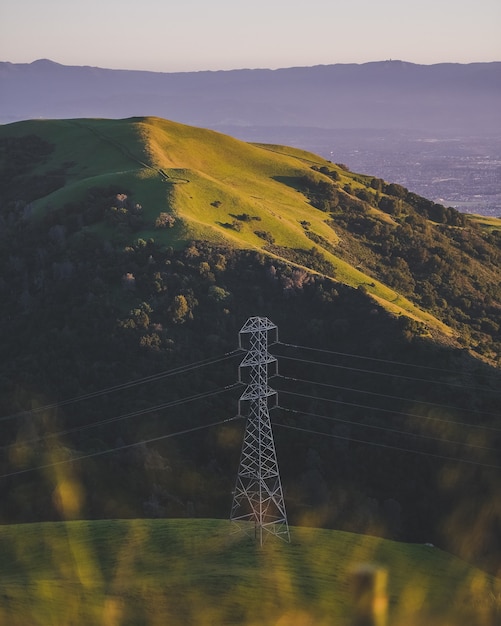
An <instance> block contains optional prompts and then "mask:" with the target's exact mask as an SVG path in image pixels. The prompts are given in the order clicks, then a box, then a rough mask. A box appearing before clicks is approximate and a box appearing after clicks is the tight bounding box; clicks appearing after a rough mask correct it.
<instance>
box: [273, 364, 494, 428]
mask: <svg viewBox="0 0 501 626" xmlns="http://www.w3.org/2000/svg"><path fill="white" fill-rule="evenodd" d="M275 376H276V377H277V378H282V379H284V380H291V381H294V382H299V383H306V384H311V385H317V386H319V387H330V388H332V389H340V390H342V391H352V392H355V393H364V394H366V395H370V396H377V397H379V398H388V399H390V400H402V401H403V402H413V403H414V404H425V405H427V406H431V407H437V408H441V409H449V410H452V411H461V412H468V413H476V414H480V415H491V416H493V417H501V415H500V413H491V412H490V411H477V410H475V409H463V408H460V407H457V406H452V405H450V404H440V403H438V402H427V401H426V400H415V399H414V398H404V397H402V396H393V395H390V394H386V393H378V392H376V391H365V390H364V389H355V388H353V387H343V386H342V385H331V384H328V383H320V382H318V381H315V380H304V379H302V378H293V377H291V376H283V375H282V374H276V375H275ZM428 419H440V418H428ZM440 421H450V422H451V423H452V424H458V425H461V426H470V427H471V428H487V429H489V430H495V431H499V432H501V428H493V427H490V426H482V425H481V424H471V423H470V422H457V421H455V420H443V419H440Z"/></svg>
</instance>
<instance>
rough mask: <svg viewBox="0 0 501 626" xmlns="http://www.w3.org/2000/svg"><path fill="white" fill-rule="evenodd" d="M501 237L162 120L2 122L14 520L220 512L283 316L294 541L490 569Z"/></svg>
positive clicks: (421, 201)
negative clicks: (254, 320)
mask: <svg viewBox="0 0 501 626" xmlns="http://www.w3.org/2000/svg"><path fill="white" fill-rule="evenodd" d="M500 232H501V229H500V228H497V221H495V220H488V221H485V220H479V219H478V218H473V217H468V216H466V215H464V214H462V213H459V212H457V211H455V210H454V209H452V208H450V207H444V206H442V205H439V204H436V203H434V202H432V201H430V200H427V199H426V198H422V197H420V196H417V195H416V194H413V193H411V192H409V191H408V190H407V189H405V188H404V187H402V186H400V185H397V184H394V183H391V182H387V181H384V180H381V179H377V178H375V177H373V176H370V175H365V174H357V173H353V172H350V171H348V169H347V168H346V166H344V165H342V164H335V163H330V162H328V161H325V160H323V159H321V158H320V157H318V156H315V155H313V154H310V153H307V152H304V151H301V150H297V149H293V148H289V147H284V146H276V145H251V144H247V143H244V142H241V141H237V140H235V139H232V138H231V137H227V136H224V135H221V134H218V133H215V132H212V131H208V130H203V129H198V128H192V127H188V126H183V125H180V124H176V123H173V122H168V121H166V120H160V119H154V118H134V119H129V120H84V119H80V120H64V121H62V120H60V121H44V120H37V121H32V122H21V123H16V124H10V125H6V126H1V127H0V267H1V268H2V271H1V273H0V318H1V319H2V324H0V437H1V440H2V451H3V454H1V455H0V498H2V502H3V506H2V507H1V509H0V523H2V524H13V523H18V522H20V523H25V522H33V523H38V522H42V521H57V520H65V519H67V514H66V510H65V509H64V507H62V506H61V499H60V498H59V496H58V494H59V489H60V487H59V483H60V479H61V474H62V475H63V476H64V479H65V481H66V483H68V484H70V486H71V485H72V484H73V483H78V485H79V486H80V485H81V487H79V488H78V489H77V490H76V492H75V493H76V495H75V509H74V511H73V514H72V519H75V518H77V517H78V518H79V519H102V520H109V519H122V518H143V517H159V518H181V517H197V518H204V519H205V518H224V517H225V516H226V515H227V512H228V508H229V500H230V499H231V490H232V488H233V486H234V477H235V474H236V471H237V468H238V460H239V454H240V446H241V442H242V437H243V427H244V424H243V420H235V421H231V422H228V420H230V419H231V418H233V417H234V416H235V412H236V411H237V405H238V397H239V395H240V393H241V389H240V385H239V383H237V380H238V364H239V362H240V359H241V353H240V352H239V351H238V349H237V348H238V333H239V330H240V329H241V328H242V326H243V324H244V323H245V321H246V320H247V319H248V318H249V317H251V316H266V317H268V318H269V319H270V320H272V321H273V323H274V324H276V325H277V326H278V328H279V337H280V341H279V342H278V343H277V344H276V345H274V346H273V350H274V355H275V356H276V358H277V360H278V361H279V368H278V374H277V376H276V378H274V380H273V381H272V383H271V384H272V385H273V389H277V391H278V397H279V400H280V404H279V406H278V407H275V408H274V409H273V420H274V428H275V425H276V430H277V431H278V432H277V438H276V446H277V455H278V457H279V459H280V466H281V472H282V478H283V484H284V485H285V486H286V491H287V496H286V499H287V510H288V515H289V521H290V523H291V524H293V525H295V526H311V525H315V526H320V527H323V528H326V529H327V528H331V529H336V530H343V531H348V532H357V533H360V534H367V535H378V536H381V537H385V538H388V539H399V540H403V541H409V542H414V543H419V544H423V543H425V542H430V541H431V542H433V543H434V544H436V545H439V546H440V547H442V548H444V549H446V550H447V551H448V552H450V553H453V554H455V555H457V556H460V557H461V558H463V559H464V560H465V561H468V562H469V563H472V564H476V565H477V566H479V567H481V568H482V569H484V570H485V571H489V572H491V573H494V574H498V573H499V563H500V562H501V544H500V542H499V532H498V529H499V523H500V520H501V507H500V505H499V503H501V482H500V481H499V469H500V466H499V458H500V450H501V436H500V433H501V412H500V410H501V409H500V402H499V389H500V381H501V369H500V366H501V322H500V320H501V237H500ZM282 342H283V343H282ZM185 434H186V436H185ZM55 467H56V468H58V470H57V471H56V470H54V471H53V470H52V469H51V468H55ZM59 469H61V474H60V473H59ZM66 483H65V484H66ZM80 496H81V497H80ZM75 511H76V513H75ZM77 513H78V514H77Z"/></svg>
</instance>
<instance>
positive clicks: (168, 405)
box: [0, 383, 241, 450]
mask: <svg viewBox="0 0 501 626" xmlns="http://www.w3.org/2000/svg"><path fill="white" fill-rule="evenodd" d="M240 385H241V383H233V384H232V385H226V387H222V388H221V389H217V390H216V391H206V392H203V393H199V394H196V395H194V396H190V397H188V398H182V399H179V400H172V401H171V402H165V403H163V404H158V405H156V406H153V407H149V408H147V409H139V410H137V411H133V412H132V413H126V414H124V415H118V416H115V417H109V418H107V419H104V420H100V421H98V422H92V423H91V424H84V425H83V426H75V427H73V428H67V429H65V430H61V431H58V432H55V433H49V434H47V435H42V436H41V437H34V438H33V439H26V440H23V441H15V442H13V443H12V444H9V445H3V446H0V450H5V449H7V448H11V447H14V446H18V445H22V446H24V445H28V444H32V443H38V442H40V441H46V440H47V439H52V438H54V437H62V436H64V435H69V434H71V433H75V432H80V431H83V430H88V429H89V428H95V427H97V426H105V425H107V424H112V423H114V422H120V421H122V420H126V419H130V418H132V417H137V416H139V415H145V414H147V413H153V412H156V411H161V410H163V409H168V408H171V407H174V406H180V405H182V404H185V403H187V402H194V401H195V400H201V399H205V398H210V397H211V396H216V395H219V394H221V393H224V392H225V391H229V390H230V389H235V388H236V387H239V386H240Z"/></svg>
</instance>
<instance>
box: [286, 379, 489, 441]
mask: <svg viewBox="0 0 501 626" xmlns="http://www.w3.org/2000/svg"><path fill="white" fill-rule="evenodd" d="M278 391H279V392H280V394H284V393H287V394H289V395H291V396H299V397H301V398H308V399H309V400H319V401H321V402H332V403H334V404H342V405H344V406H352V407H355V408H357V409H366V410H369V411H380V412H383V413H391V414H392V415H402V416H403V417H415V418H416V419H427V420H433V421H437V422H445V423H447V424H457V422H454V421H453V420H445V419H443V418H440V417H428V416H426V415H416V414H415V413H404V412H403V411H394V410H392V409H383V408H380V407H375V406H370V405H366V404H357V403H355V402H346V401H344V400H332V399H331V398H320V397H319V396H309V395H307V394H304V393H297V392H295V391H285V390H284V389H280V390H278ZM468 426H470V424H468ZM481 428H485V429H487V430H492V431H494V432H501V429H500V428H494V427H489V426H481Z"/></svg>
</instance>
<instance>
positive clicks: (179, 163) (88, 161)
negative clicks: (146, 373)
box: [1, 118, 454, 336]
mask: <svg viewBox="0 0 501 626" xmlns="http://www.w3.org/2000/svg"><path fill="white" fill-rule="evenodd" d="M1 131H2V135H4V136H5V137H9V136H10V137H12V138H16V137H24V136H26V135H28V136H29V135H30V134H32V133H33V134H35V135H36V136H37V137H40V138H42V140H44V141H49V144H52V142H55V143H54V150H53V151H51V152H50V154H48V155H44V158H43V160H42V162H38V163H33V164H32V166H31V167H30V168H29V169H28V171H27V172H17V171H15V170H16V167H17V165H16V163H15V162H13V161H10V163H9V160H11V159H12V155H11V154H10V153H9V144H8V143H7V144H4V145H5V148H4V159H5V163H6V164H7V170H6V171H7V173H6V176H9V180H8V181H7V187H8V188H10V189H9V190H8V191H7V196H6V198H7V199H13V198H14V196H15V194H16V193H21V196H22V195H23V194H25V193H26V191H27V189H29V188H30V185H32V184H33V181H35V180H36V181H40V180H43V181H44V184H46V185H48V187H47V188H46V189H45V190H40V189H38V188H37V187H35V189H36V191H35V194H38V195H40V194H42V195H41V197H36V198H31V197H30V196H27V199H28V201H29V202H30V207H31V208H32V211H33V215H34V216H35V217H36V216H37V215H38V214H42V213H44V212H46V211H47V207H51V208H52V207H53V208H56V209H61V208H63V207H64V206H65V203H67V202H70V201H75V200H80V201H81V200H82V199H83V198H85V194H86V193H88V192H89V191H90V190H92V189H93V188H103V187H106V186H110V185H114V186H116V187H117V189H119V188H120V187H121V188H123V189H126V190H127V191H129V192H130V194H131V195H132V196H133V198H134V201H135V202H138V201H139V202H140V203H141V206H142V208H143V215H144V222H145V226H146V228H142V229H141V231H142V232H141V235H142V236H143V237H147V236H155V238H156V239H157V240H160V241H161V242H162V243H165V244H167V245H174V246H179V245H183V244H185V243H186V242H187V241H190V240H198V239H204V240H208V241H211V242H217V243H226V242H229V243H230V244H231V245H234V246H236V247H238V248H250V249H261V250H262V249H263V248H264V247H266V244H267V243H268V244H269V243H270V242H269V241H267V240H266V238H265V239H263V237H266V233H271V234H272V237H273V243H274V244H276V245H275V248H274V250H273V253H274V254H276V255H277V256H279V257H280V252H279V250H278V249H279V248H285V249H299V250H302V251H304V252H308V251H311V250H312V249H315V250H317V251H319V253H320V254H321V255H323V256H324V257H325V259H326V260H327V261H328V263H329V264H331V266H332V269H331V275H332V277H333V276H334V275H335V276H336V278H337V279H338V280H340V281H342V282H345V283H346V284H349V285H350V286H353V287H358V286H363V287H364V288H366V289H367V291H368V292H370V293H372V294H373V295H374V296H375V297H376V298H377V300H378V301H379V302H380V303H382V304H383V306H385V307H386V308H388V309H390V310H391V311H393V312H395V313H403V314H406V315H409V316H410V317H412V318H413V319H416V320H418V321H420V322H423V323H425V324H428V325H429V327H430V328H431V329H433V330H435V329H436V330H438V331H440V332H441V333H443V334H445V335H449V336H451V335H453V334H454V333H453V331H451V330H450V329H449V328H448V327H447V326H446V325H445V324H443V323H442V322H441V321H439V320H437V319H436V317H435V316H433V315H430V312H428V311H425V310H423V309H420V308H419V307H417V306H416V304H415V303H411V302H410V301H409V300H408V299H407V298H404V297H403V296H402V294H399V293H398V292H397V291H395V290H393V289H389V288H388V285H384V284H383V282H380V281H379V280H378V277H377V275H374V273H371V274H369V275H368V274H367V273H365V272H364V271H363V269H362V268H361V266H360V264H356V263H355V264H353V263H351V264H350V263H346V261H345V260H344V259H343V258H342V257H341V256H340V255H339V254H337V251H336V250H334V249H333V247H334V246H335V245H336V244H337V242H338V236H337V235H336V229H335V228H332V220H331V219H330V218H331V216H330V215H329V214H328V213H326V212H324V211H320V210H315V209H312V206H311V202H310V201H309V200H308V197H305V195H304V193H301V192H302V191H305V190H306V191H307V190H308V189H307V187H308V184H310V186H311V184H317V185H321V184H322V183H323V184H324V185H327V184H328V183H331V185H332V186H334V185H333V184H332V180H331V179H332V176H333V175H334V176H335V179H336V182H335V186H336V187H337V188H339V190H340V191H339V192H338V196H339V197H340V198H341V202H342V201H343V200H344V201H345V202H346V203H349V202H352V199H353V196H355V200H354V202H355V203H358V204H360V205H361V203H360V200H359V199H358V198H357V193H358V194H360V193H361V192H362V191H363V192H364V193H365V194H368V195H367V198H366V201H368V202H369V204H370V205H374V204H376V194H380V191H379V190H377V189H375V188H372V187H371V184H372V178H371V177H364V176H361V175H357V174H353V173H351V172H349V171H347V170H346V169H345V168H342V167H340V166H338V165H334V164H330V163H328V162H327V161H325V160H324V159H322V158H320V157H318V156H315V155H313V154H310V153H307V152H303V151H300V150H297V149H292V148H283V147H279V146H267V145H251V144H247V143H244V142H240V141H238V140H235V139H232V138H231V137H228V136H225V135H221V134H219V133H215V132H213V131H208V130H204V129H196V128H192V127H188V126H183V125H179V124H176V123H172V122H167V121H165V120H159V119H154V118H146V119H131V120H125V121H110V120H64V121H45V122H25V123H21V124H14V125H8V126H6V127H4V128H2V129H1ZM20 149H21V150H22V148H20ZM312 168H313V169H314V170H316V171H315V172H312ZM321 168H323V169H324V170H325V171H326V172H327V173H328V174H329V175H330V178H329V175H328V176H326V175H325V173H322V172H320V171H319V170H320V169H321ZM11 169H12V170H14V171H11ZM11 176H12V177H13V179H11V178H10V177H11ZM308 177H310V178H312V180H310V181H305V178H308ZM16 185H19V186H20V187H22V188H23V191H22V192H19V190H18V189H16ZM378 185H379V183H378ZM345 187H346V188H348V187H349V191H348V192H345V191H344V190H343V188H345ZM9 194H10V195H9ZM381 197H383V198H384V194H383V196H381ZM381 197H379V198H377V202H379V203H380V202H381ZM4 198H5V196H4ZM350 198H351V200H350ZM16 199H17V198H16ZM21 199H23V198H21ZM337 202H338V206H339V199H338V200H337ZM166 209H167V210H168V211H170V212H172V214H173V215H174V216H175V219H176V220H177V225H176V226H175V228H173V229H172V230H171V229H169V230H168V231H163V232H161V233H160V232H159V231H158V230H157V231H155V230H154V229H153V225H154V223H155V220H156V218H157V217H158V216H159V214H160V213H161V212H163V211H164V210H166ZM370 212H371V216H372V218H373V219H374V220H375V221H376V222H377V221H379V222H381V223H383V224H385V225H388V224H390V225H391V224H394V225H395V222H394V220H392V218H391V217H390V216H389V215H388V213H385V212H384V211H382V210H380V209H379V208H378V207H377V206H371V208H370ZM239 216H240V217H241V216H244V219H240V220H239V219H238V217H239ZM245 220H250V225H251V226H255V228H249V222H248V223H247V224H246V223H245ZM329 222H331V223H329ZM257 225H259V228H257V227H256V226H257ZM256 233H258V234H256ZM111 234H112V231H111V229H110V231H109V233H108V235H111ZM322 242H325V243H324V245H322ZM269 252H271V250H269ZM288 258H289V259H290V257H288ZM354 265H356V266H357V267H354ZM309 269H310V270H311V269H314V267H312V266H311V265H310V267H309Z"/></svg>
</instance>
